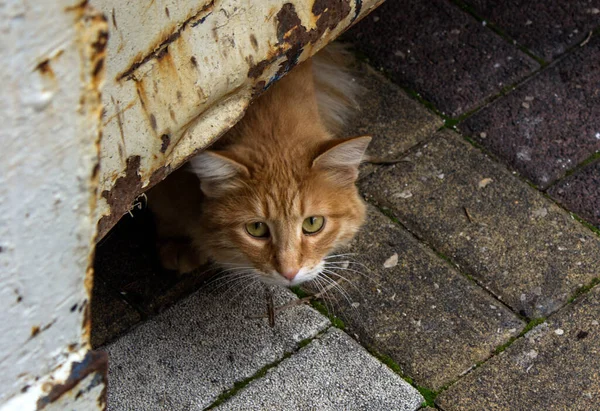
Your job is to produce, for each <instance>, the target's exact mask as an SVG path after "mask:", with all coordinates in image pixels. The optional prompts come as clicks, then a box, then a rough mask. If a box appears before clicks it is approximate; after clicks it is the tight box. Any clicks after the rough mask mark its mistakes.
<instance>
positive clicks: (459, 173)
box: [361, 131, 600, 318]
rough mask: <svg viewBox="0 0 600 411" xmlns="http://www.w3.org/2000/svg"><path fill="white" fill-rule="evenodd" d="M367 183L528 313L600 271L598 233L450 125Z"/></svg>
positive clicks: (560, 300)
mask: <svg viewBox="0 0 600 411" xmlns="http://www.w3.org/2000/svg"><path fill="white" fill-rule="evenodd" d="M407 160H409V161H411V162H412V164H404V163H403V164H398V165H396V166H394V167H392V168H387V169H385V170H383V171H382V172H379V173H374V174H372V175H370V176H368V177H367V178H366V179H365V180H363V182H362V183H361V187H362V190H363V191H364V192H365V193H367V194H368V195H369V196H370V197H371V198H372V199H373V200H375V201H377V202H378V203H380V204H381V205H382V206H386V207H389V208H390V209H391V211H392V212H393V214H394V215H395V216H396V217H397V218H398V219H399V220H400V221H401V222H402V223H403V224H405V225H406V226H407V227H408V228H409V229H410V230H412V231H413V232H415V233H416V234H417V235H418V236H419V237H421V238H423V239H425V240H426V241H427V242H429V243H431V244H432V245H433V247H434V248H435V249H436V250H438V251H439V252H441V253H443V254H445V255H447V256H449V257H450V258H451V259H452V260H453V261H455V262H456V263H457V264H458V265H459V266H460V267H461V268H462V269H463V270H464V271H465V272H467V273H468V274H470V275H472V276H473V277H474V278H476V279H477V280H478V281H479V282H480V283H481V284H482V285H484V286H485V287H486V288H488V289H489V290H490V291H491V292H492V293H493V294H494V295H496V296H498V298H500V299H502V301H504V302H505V303H506V304H508V305H509V306H510V307H512V308H513V309H514V310H515V311H517V312H520V313H522V314H523V315H524V316H527V317H530V318H531V317H539V316H546V315H549V314H550V313H552V312H554V311H556V310H557V309H559V308H560V307H561V306H562V305H564V304H565V302H566V301H567V299H568V298H569V296H570V295H572V294H573V293H574V292H575V290H576V289H577V288H578V287H580V286H582V285H584V284H587V283H589V282H590V281H591V280H592V279H593V278H594V277H596V276H597V275H598V267H599V266H600V239H599V238H598V237H597V236H596V235H595V234H593V233H592V232H591V231H590V230H588V229H586V228H585V227H583V226H582V225H581V224H579V223H578V222H577V221H575V220H573V219H572V218H571V217H570V216H569V215H568V214H567V213H565V212H564V211H563V210H562V209H560V208H559V207H558V206H556V205H555V204H554V203H553V202H551V201H549V200H547V199H546V198H544V197H543V195H541V194H540V193H539V192H538V191H536V190H535V189H533V188H531V187H530V186H528V185H527V184H525V183H523V182H521V181H520V180H519V179H518V178H516V177H515V176H513V175H511V174H510V173H509V172H508V171H507V170H506V169H504V168H503V167H502V166H500V165H498V164H496V163H494V162H492V161H491V160H490V159H488V158H487V157H486V156H484V155H483V154H482V153H481V152H480V151H479V150H477V149H475V148H473V147H472V146H470V145H469V144H468V143H466V142H465V141H464V140H463V139H462V138H461V137H460V136H458V135H456V134H454V133H451V132H449V131H446V132H442V133H440V134H439V135H438V136H437V137H436V139H435V140H434V141H432V142H431V143H430V144H428V145H426V146H423V147H422V148H421V149H420V150H419V151H417V152H416V153H412V154H411V155H410V156H408V157H407Z"/></svg>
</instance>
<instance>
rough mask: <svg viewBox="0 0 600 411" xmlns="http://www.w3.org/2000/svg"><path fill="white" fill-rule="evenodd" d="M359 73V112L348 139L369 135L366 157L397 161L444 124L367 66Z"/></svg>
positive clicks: (350, 128)
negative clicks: (395, 159) (368, 154)
mask: <svg viewBox="0 0 600 411" xmlns="http://www.w3.org/2000/svg"><path fill="white" fill-rule="evenodd" d="M359 70H360V71H358V76H359V81H360V84H361V85H362V86H363V87H364V90H365V92H364V94H363V95H361V98H360V106H361V107H362V110H361V111H360V112H359V113H358V115H357V116H356V117H355V118H354V120H353V121H352V122H351V124H350V125H349V127H348V128H349V131H348V134H350V135H370V136H373V140H372V141H371V144H370V145H369V153H371V154H373V155H376V156H377V157H385V158H396V157H397V156H399V155H400V154H402V153H404V152H405V151H407V150H408V149H410V148H411V147H413V146H415V145H416V144H418V143H419V142H421V141H423V140H426V139H427V138H429V137H431V136H432V135H433V134H434V133H435V132H436V130H438V129H439V128H440V127H441V126H442V125H443V121H442V119H441V118H440V117H438V116H437V115H435V114H433V113H431V112H430V111H429V110H427V109H426V108H425V107H424V106H422V105H421V104H420V103H419V102H417V101H416V100H413V99H412V98H410V97H409V96H408V95H407V94H406V93H405V92H404V91H403V90H402V89H401V88H400V87H398V86H397V85H395V84H394V83H392V82H391V81H390V80H388V79H386V78H385V77H384V76H383V75H381V74H380V73H377V72H376V71H375V69H373V68H372V67H370V66H368V65H367V64H362V65H360V69H359Z"/></svg>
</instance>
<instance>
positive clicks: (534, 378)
mask: <svg viewBox="0 0 600 411" xmlns="http://www.w3.org/2000/svg"><path fill="white" fill-rule="evenodd" d="M598 321H600V288H599V287H596V289H595V290H592V292H590V294H589V295H587V296H586V298H585V299H584V300H583V301H581V302H579V303H576V304H573V305H572V306H570V307H568V308H566V309H565V310H563V311H561V312H559V313H558V314H556V315H555V316H553V317H552V318H551V319H550V320H549V321H548V323H547V324H542V325H539V326H537V327H536V328H534V329H533V330H532V331H530V332H528V333H527V334H526V335H525V336H524V337H523V338H521V339H519V340H518V341H517V342H515V343H514V344H513V345H511V346H510V347H509V348H508V349H507V350H506V351H505V352H503V353H502V354H501V355H498V356H497V357H494V358H492V359H491V360H490V361H488V362H487V363H485V364H484V365H483V366H482V367H480V368H478V369H476V370H474V371H473V372H472V373H470V374H469V375H467V376H466V377H464V378H463V379H462V380H460V381H459V382H458V383H456V384H455V385H454V386H452V387H450V388H449V389H448V391H446V392H444V393H442V394H441V395H440V396H439V397H438V398H437V400H436V403H437V404H438V405H439V406H441V407H442V409H444V411H453V410H597V409H598V405H599V404H600V373H599V370H600V325H599V324H598Z"/></svg>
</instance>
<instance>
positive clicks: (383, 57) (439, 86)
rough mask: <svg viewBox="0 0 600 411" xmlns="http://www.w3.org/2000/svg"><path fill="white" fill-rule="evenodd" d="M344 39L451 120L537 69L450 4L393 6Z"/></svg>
mask: <svg viewBox="0 0 600 411" xmlns="http://www.w3.org/2000/svg"><path fill="white" fill-rule="evenodd" d="M345 38H346V39H348V40H351V41H352V42H354V43H355V45H356V46H357V48H358V49H359V50H360V51H361V52H362V53H364V54H365V55H366V56H368V57H369V58H370V60H371V61H372V62H373V63H374V65H375V66H376V67H378V68H379V67H381V68H383V69H385V70H386V71H387V72H389V73H390V76H391V78H392V79H393V80H394V81H395V82H396V83H398V84H399V85H401V86H403V87H407V88H410V89H412V90H416V91H417V92H418V93H420V94H421V95H422V96H423V97H424V98H425V99H426V100H428V101H430V102H432V103H433V104H434V105H435V106H436V107H437V108H438V109H439V110H440V111H442V112H444V113H445V114H447V115H448V116H452V117H456V116H459V115H460V114H463V113H466V112H468V111H470V110H472V109H473V108H475V107H477V106H478V105H480V104H481V103H482V102H483V101H485V99H486V98H487V97H489V96H490V95H495V94H497V93H498V92H499V91H500V90H501V89H502V88H503V87H505V86H508V85H511V84H513V83H515V82H516V81H517V80H519V79H520V78H522V77H523V76H525V75H527V74H528V73H530V72H531V71H532V70H534V69H536V68H537V67H538V66H539V65H538V63H537V62H536V61H535V60H533V59H531V58H530V57H529V56H527V55H526V54H524V53H522V52H521V51H519V50H518V48H516V46H514V45H512V44H510V43H507V42H506V41H505V40H504V39H502V38H501V37H499V36H497V35H496V34H495V33H493V32H492V31H491V30H489V29H488V28H486V27H484V26H482V25H481V23H480V22H478V21H477V20H476V19H474V18H473V17H471V16H470V15H468V14H467V13H465V12H463V11H462V10H460V9H459V8H458V7H456V6H455V5H453V4H452V3H450V2H449V1H446V0H433V1H420V0H394V1H387V2H385V3H383V5H382V6H380V7H379V8H378V9H377V10H375V11H374V12H373V13H371V14H370V15H369V16H367V17H366V18H365V19H364V20H363V21H361V22H360V23H359V24H357V25H356V26H355V27H354V28H352V29H351V30H350V31H349V32H348V33H347V35H345Z"/></svg>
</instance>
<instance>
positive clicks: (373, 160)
mask: <svg viewBox="0 0 600 411" xmlns="http://www.w3.org/2000/svg"><path fill="white" fill-rule="evenodd" d="M364 163H367V164H375V165H388V164H398V163H412V162H411V161H409V160H403V159H400V158H394V159H390V160H388V159H385V158H377V157H367V158H366V159H365V161H364Z"/></svg>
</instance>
